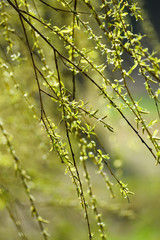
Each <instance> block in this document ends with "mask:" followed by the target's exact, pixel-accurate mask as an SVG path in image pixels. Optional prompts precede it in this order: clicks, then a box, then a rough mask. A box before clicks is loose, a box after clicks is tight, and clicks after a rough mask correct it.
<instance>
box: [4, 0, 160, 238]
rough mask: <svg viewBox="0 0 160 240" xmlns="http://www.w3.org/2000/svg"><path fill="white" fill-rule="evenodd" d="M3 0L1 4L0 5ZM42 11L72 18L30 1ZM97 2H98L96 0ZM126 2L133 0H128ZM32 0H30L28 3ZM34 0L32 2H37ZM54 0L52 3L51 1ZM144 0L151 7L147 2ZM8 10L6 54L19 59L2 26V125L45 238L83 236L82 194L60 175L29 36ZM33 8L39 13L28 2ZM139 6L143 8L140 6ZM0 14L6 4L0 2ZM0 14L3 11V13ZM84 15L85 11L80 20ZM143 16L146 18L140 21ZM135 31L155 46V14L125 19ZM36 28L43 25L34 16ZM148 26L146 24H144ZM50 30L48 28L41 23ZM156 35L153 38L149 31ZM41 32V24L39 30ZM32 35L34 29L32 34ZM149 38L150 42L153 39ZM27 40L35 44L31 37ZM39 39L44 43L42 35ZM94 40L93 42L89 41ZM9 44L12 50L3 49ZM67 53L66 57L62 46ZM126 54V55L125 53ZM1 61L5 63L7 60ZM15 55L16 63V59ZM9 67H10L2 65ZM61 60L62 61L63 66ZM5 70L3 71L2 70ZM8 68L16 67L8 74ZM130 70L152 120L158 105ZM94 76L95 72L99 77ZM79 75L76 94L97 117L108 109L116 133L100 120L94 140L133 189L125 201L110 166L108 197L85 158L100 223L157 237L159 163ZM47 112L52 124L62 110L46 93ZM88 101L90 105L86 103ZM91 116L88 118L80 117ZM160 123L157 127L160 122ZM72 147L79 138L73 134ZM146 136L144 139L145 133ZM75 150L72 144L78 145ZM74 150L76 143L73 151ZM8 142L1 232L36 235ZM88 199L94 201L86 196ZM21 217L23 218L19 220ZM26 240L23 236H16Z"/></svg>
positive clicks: (126, 233)
mask: <svg viewBox="0 0 160 240" xmlns="http://www.w3.org/2000/svg"><path fill="white" fill-rule="evenodd" d="M2 2H5V1H1V6H2V5H3V3H2ZM35 2H36V6H37V9H38V12H39V14H40V15H41V16H42V17H43V18H44V19H45V20H46V21H50V22H51V24H53V25H56V26H59V27H62V26H63V25H64V22H65V24H66V25H69V24H70V21H71V17H70V16H69V14H66V13H64V12H59V11H53V9H50V8H47V7H45V6H44V5H43V4H41V3H40V2H39V1H35ZM93 2H94V4H96V3H95V1H93ZM129 2H131V1H129ZM132 2H133V1H132ZM33 3H34V2H33ZM33 3H32V5H31V6H32V7H33V6H34V4H33ZM53 4H54V2H53ZM146 6H148V5H147V4H146ZM56 7H57V8H61V7H62V6H61V3H60V2H59V1H56ZM79 9H81V11H84V10H85V7H84V5H83V4H82V3H81V1H79ZM6 11H7V14H8V15H9V17H8V21H9V26H10V27H13V28H14V29H15V32H16V34H12V32H11V38H12V41H14V52H15V53H16V54H17V55H14V56H13V53H12V52H11V53H10V55H11V56H12V57H11V58H14V57H15V58H16V57H17V60H16V61H13V62H12V60H13V59H12V60H11V58H10V57H8V55H7V51H6V47H7V46H8V43H7V41H5V40H6V39H5V34H6V33H5V32H4V30H3V31H2V32H3V34H2V35H1V36H0V47H1V70H0V79H1V80H0V83H1V87H0V118H1V121H2V122H3V127H4V129H5V130H6V131H7V133H8V136H9V137H8V138H9V141H10V142H11V144H12V146H13V148H14V149H15V153H13V154H15V156H18V157H19V159H20V163H21V166H22V168H23V169H25V171H26V172H27V174H28V175H29V176H30V180H29V181H28V186H29V188H30V191H31V194H32V195H33V196H34V198H35V204H36V207H37V209H38V211H39V214H40V216H43V218H45V219H47V220H48V221H49V223H48V224H47V223H46V225H45V226H46V229H47V231H48V232H49V234H50V239H56V240H60V239H63V238H65V239H66V240H67V239H68V240H69V239H70V240H72V239H75V238H77V239H78V240H81V239H88V237H87V234H88V233H87V227H86V222H85V219H84V212H83V210H82V208H81V206H80V204H79V199H77V197H76V192H75V186H74V185H73V184H72V179H71V176H70V175H69V173H66V174H65V171H66V166H65V164H62V163H61V161H60V159H58V157H57V154H56V153H55V151H51V145H50V140H49V138H48V136H47V134H46V131H45V129H44V128H43V126H42V123H41V122H40V113H39V109H40V104H39V96H38V92H37V83H36V81H35V80H34V78H35V77H34V73H33V70H32V64H31V61H30V56H29V53H28V51H27V48H26V42H25V39H24V36H23V31H22V28H21V27H20V22H19V20H18V21H17V13H16V12H15V11H13V9H12V8H11V7H6ZM33 11H35V12H36V10H35V8H34V7H33ZM143 11H144V16H147V11H150V9H143ZM143 11H142V13H143ZM1 13H3V9H2V8H1ZM3 17H4V16H3V14H1V18H2V19H3ZM86 18H89V17H86V16H82V19H83V20H84V21H85V19H86ZM145 21H146V22H145ZM130 23H131V24H132V26H133V28H134V29H135V31H138V32H139V31H141V32H142V33H144V32H145V29H146V30H147V31H148V33H147V34H148V36H149V37H148V39H149V40H147V39H146V40H144V42H143V44H144V46H146V45H147V46H149V49H150V50H151V49H155V48H156V50H158V49H159V42H158V40H159V39H158V35H157V32H156V31H155V29H154V25H152V24H154V21H153V23H151V22H150V19H149V18H146V19H145V18H144V22H143V23H136V21H133V22H132V20H130ZM148 23H149V24H150V29H149V28H148V29H147V26H148V25H147V26H146V24H148ZM90 24H91V26H92V28H95V29H94V30H95V31H96V32H97V34H99V31H100V30H99V29H98V28H96V27H95V23H94V22H92V19H91V20H90ZM36 26H37V27H41V25H40V24H39V23H36ZM145 27H146V28H145ZM46 31H47V30H46ZM76 31H78V33H79V34H78V35H77V37H75V42H76V45H77V46H78V47H79V48H80V49H81V48H83V46H85V48H86V49H90V48H92V45H90V44H91V42H89V41H88V40H87V38H85V37H84V36H85V33H84V32H83V31H79V30H76ZM149 31H153V32H154V35H153V36H152V37H151V36H150V32H149ZM43 34H44V35H45V30H43ZM48 37H50V38H52V37H53V33H49V35H48ZM30 38H31V36H30ZM151 40H152V41H153V42H152V41H151ZM30 41H31V42H32V43H34V41H33V39H32V38H31V39H30ZM39 42H40V43H41V44H42V45H43V43H42V40H41V39H39ZM54 44H55V45H54V46H56V47H57V48H58V49H64V48H63V43H62V41H59V38H58V37H57V36H54ZM93 46H94V43H93ZM43 50H44V52H45V53H46V52H47V54H46V55H45V57H46V62H47V64H49V67H50V69H52V68H54V69H55V64H54V58H53V54H52V53H51V51H50V50H49V49H48V47H47V46H45V45H43ZM8 51H11V50H8ZM19 51H20V52H21V58H19V57H18V52H19ZM63 51H66V52H64V54H65V55H66V56H67V50H63ZM33 53H34V56H35V59H36V61H37V64H38V65H39V66H40V67H42V61H41V59H40V57H39V55H38V50H37V49H33ZM89 57H90V58H91V59H93V60H94V59H96V61H97V62H96V63H97V64H99V65H100V64H101V63H102V62H104V60H105V56H100V55H98V54H97V52H96V51H94V50H93V51H91V53H89ZM124 57H125V56H124ZM4 60H5V62H6V66H5V65H4ZM19 61H20V62H19ZM124 64H125V67H126V68H129V67H130V64H131V62H129V60H127V58H126V61H125V63H124ZM7 65H8V66H10V67H9V68H8V67H7ZM60 67H62V63H61V65H60ZM4 70H5V71H4ZM11 71H12V72H13V73H14V75H13V76H12V74H11ZM61 74H62V75H63V79H64V83H65V87H66V88H67V89H69V91H72V84H71V81H70V79H71V76H72V75H71V73H68V71H67V70H66V69H65V67H63V68H62V71H61ZM107 74H108V75H107V76H109V78H110V79H111V81H113V80H114V79H115V76H116V74H115V73H114V72H112V67H110V66H109V67H108V68H107ZM133 77H134V78H136V79H138V80H139V81H138V80H137V82H138V83H136V84H132V83H130V89H131V91H132V94H133V95H134V98H135V99H136V100H137V101H138V100H139V99H140V98H141V97H142V100H141V105H142V106H143V107H144V108H145V109H146V108H147V110H149V111H150V115H149V116H146V117H145V118H146V121H151V120H152V119H155V118H157V111H156V107H155V104H154V102H153V101H150V99H148V96H147V94H146V93H145V90H144V88H143V86H144V82H143V80H142V79H141V76H138V72H137V70H136V71H135V72H133ZM97 78H98V76H97ZM76 80H77V82H76V98H77V99H83V101H84V102H85V103H86V102H88V104H87V107H88V108H89V107H90V106H91V105H92V106H94V109H99V113H98V114H99V116H105V115H107V123H108V124H111V126H112V127H113V129H114V133H112V132H109V131H108V130H107V129H105V131H104V128H103V126H102V125H101V124H100V123H96V127H95V132H96V133H97V136H98V138H99V142H98V141H97V144H100V143H101V144H102V145H103V147H104V149H105V151H106V152H107V153H109V154H110V160H109V161H110V164H111V167H112V170H113V171H114V173H115V174H116V176H117V177H118V178H120V179H122V181H123V182H124V183H127V184H128V187H129V189H130V191H132V192H134V193H135V194H134V195H131V196H130V203H129V202H128V201H127V199H124V198H123V197H122V196H121V194H119V186H118V184H117V183H116V181H115V179H114V178H113V176H112V175H111V174H110V173H108V171H107V168H106V167H104V170H105V171H106V172H107V175H108V176H109V178H110V180H111V182H113V183H114V185H113V190H114V192H115V193H116V198H114V199H112V198H110V193H109V191H107V189H106V186H105V183H104V182H103V181H102V179H101V177H100V176H99V174H98V173H97V168H96V166H95V165H94V164H92V162H91V161H90V160H89V161H88V162H87V166H88V168H89V172H90V176H91V183H92V188H93V192H94V193H95V195H96V198H97V206H98V208H99V209H100V210H101V212H102V215H103V222H104V223H105V225H106V230H107V231H106V232H107V236H108V238H109V239H112V240H114V239H118V240H120V239H123V240H124V239H128V238H129V239H131V240H132V239H136V240H139V239H149V240H158V239H159V235H160V228H159V218H160V211H159V207H160V203H159V197H160V191H159V189H160V181H159V179H160V178H159V166H155V162H154V159H153V157H152V155H150V154H149V152H148V150H147V149H146V147H145V146H144V144H142V143H141V141H140V140H139V139H138V138H137V136H136V135H135V134H134V133H133V131H132V130H131V129H130V127H129V126H128V125H127V124H126V122H125V121H124V119H121V118H119V115H118V113H117V112H116V110H114V109H112V111H110V110H108V108H106V102H105V99H102V98H100V97H99V92H98V91H97V90H96V88H94V87H93V86H92V85H91V83H89V82H88V81H86V79H85V78H84V77H83V75H82V74H80V73H79V74H77V79H76ZM43 101H44V105H45V107H46V111H47V114H48V116H50V118H52V119H54V122H55V124H57V125H58V124H59V120H60V113H58V112H57V110H56V108H57V107H56V104H55V103H54V102H53V101H51V100H50V99H49V98H48V97H47V96H44V97H43ZM91 103H92V104H91ZM124 111H125V112H126V114H128V117H129V119H130V121H131V122H132V121H133V120H132V117H131V116H130V113H129V111H128V110H127V109H126V110H124ZM84 118H86V119H87V121H89V122H90V123H92V121H93V120H92V119H90V118H87V116H84ZM158 124H159V122H158V123H157V125H156V126H157V128H159V125H158ZM59 127H60V129H61V132H62V138H63V139H64V141H66V136H65V130H64V128H63V126H61V125H60V124H59ZM73 141H74V142H75V146H76V144H77V141H76V139H74V140H73ZM147 141H148V140H147ZM75 149H76V147H75ZM75 151H76V154H77V155H78V148H77V149H76V150H75ZM13 154H12V155H11V154H10V152H9V150H8V146H7V144H6V139H5V135H4V134H1V135H0V196H1V198H0V223H1V224H0V236H1V237H0V239H1V240H3V239H4V240H6V239H13V240H14V239H17V229H19V232H20V231H22V229H20V228H19V226H22V228H23V231H22V232H24V233H25V234H26V236H27V237H26V239H41V234H40V232H39V228H38V224H37V221H36V219H35V218H33V217H32V216H31V213H30V203H29V200H28V199H27V198H26V193H25V190H24V186H23V184H22V182H21V180H20V178H19V177H18V176H17V175H18V174H17V175H16V172H15V162H14V161H13ZM79 171H80V174H81V175H83V168H82V164H80V166H79ZM83 181H84V189H85V190H86V191H87V186H86V183H85V179H84V180H83ZM86 199H87V201H88V202H89V201H91V200H90V199H89V198H88V197H87V195H86ZM88 211H89V213H90V215H91V216H92V218H91V224H92V228H93V230H92V231H93V233H94V234H95V236H94V239H100V237H99V234H98V231H97V227H96V222H95V220H94V216H93V213H92V210H91V208H89V210H88ZM19 223H21V225H20V224H19ZM19 237H20V238H22V239H25V236H19Z"/></svg>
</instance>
